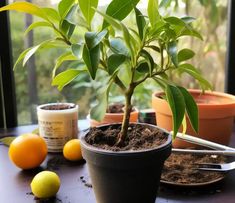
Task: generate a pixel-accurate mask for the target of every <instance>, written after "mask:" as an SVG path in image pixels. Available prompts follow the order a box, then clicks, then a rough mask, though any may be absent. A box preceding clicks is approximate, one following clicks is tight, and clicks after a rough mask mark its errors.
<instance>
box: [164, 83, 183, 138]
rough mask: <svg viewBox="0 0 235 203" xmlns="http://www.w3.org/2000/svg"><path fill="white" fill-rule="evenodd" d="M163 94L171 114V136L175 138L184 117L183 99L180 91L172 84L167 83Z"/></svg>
mask: <svg viewBox="0 0 235 203" xmlns="http://www.w3.org/2000/svg"><path fill="white" fill-rule="evenodd" d="M165 94H166V98H167V101H168V104H169V106H170V108H171V112H172V116H173V138H175V137H176V134H177V132H178V130H179V128H180V126H181V124H182V121H183V118H184V114H185V101H184V97H183V95H182V93H181V91H180V90H179V89H178V88H177V87H175V86H173V85H167V87H166V89H165Z"/></svg>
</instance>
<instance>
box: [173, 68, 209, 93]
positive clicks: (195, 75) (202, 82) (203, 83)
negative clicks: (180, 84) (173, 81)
mask: <svg viewBox="0 0 235 203" xmlns="http://www.w3.org/2000/svg"><path fill="white" fill-rule="evenodd" d="M177 71H180V72H185V73H188V74H189V75H191V76H192V77H193V78H195V79H196V80H197V81H198V82H199V84H200V85H201V87H202V89H203V90H205V89H208V88H209V89H211V90H212V89H213V88H212V86H211V84H210V83H209V82H208V81H207V80H206V79H205V78H203V77H202V75H201V74H200V73H199V72H198V70H197V69H196V68H195V67H194V66H192V65H191V64H182V65H180V66H179V67H178V69H177Z"/></svg>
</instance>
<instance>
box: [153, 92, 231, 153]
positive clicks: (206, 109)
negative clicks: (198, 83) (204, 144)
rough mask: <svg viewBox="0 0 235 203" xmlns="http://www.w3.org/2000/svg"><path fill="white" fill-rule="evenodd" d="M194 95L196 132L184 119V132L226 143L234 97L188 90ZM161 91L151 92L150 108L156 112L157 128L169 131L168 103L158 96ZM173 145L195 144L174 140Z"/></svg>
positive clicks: (169, 113)
mask: <svg viewBox="0 0 235 203" xmlns="http://www.w3.org/2000/svg"><path fill="white" fill-rule="evenodd" d="M188 91H189V92H190V93H191V94H192V96H193V97H194V99H195V101H196V103H197V106H198V110H199V135H196V133H195V132H194V131H193V129H192V127H191V125H190V123H189V121H188V119H187V131H186V133H187V134H190V135H194V136H197V137H200V138H202V139H206V140H210V141H213V142H217V143H220V144H224V145H228V144H229V141H230V136H231V133H232V129H233V124H234V116H235V96H233V95H230V94H225V93H220V92H209V91H207V92H205V94H202V91H201V90H192V89H190V90H188ZM163 94H164V93H163V92H157V93H154V94H153V95H152V107H153V109H155V111H156V122H157V125H158V126H159V127H161V128H164V129H166V130H169V131H171V130H172V113H171V110H170V107H169V105H168V103H167V102H166V101H165V100H164V99H162V98H161V97H159V96H161V95H163ZM173 146H174V147H177V148H187V147H195V145H193V144H190V143H187V142H184V141H181V140H178V139H175V141H174V142H173Z"/></svg>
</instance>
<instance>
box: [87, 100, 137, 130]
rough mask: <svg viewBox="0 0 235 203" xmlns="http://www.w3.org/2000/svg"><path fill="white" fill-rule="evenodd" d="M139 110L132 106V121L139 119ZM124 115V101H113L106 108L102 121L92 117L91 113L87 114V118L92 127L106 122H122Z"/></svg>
mask: <svg viewBox="0 0 235 203" xmlns="http://www.w3.org/2000/svg"><path fill="white" fill-rule="evenodd" d="M138 114H139V112H138V110H137V109H136V108H132V111H131V114H130V122H131V123H136V122H137V121H138ZM123 116H124V104H122V103H113V104H110V105H108V108H107V109H106V112H105V115H104V117H103V119H102V120H101V121H97V120H94V119H91V118H90V114H89V115H88V116H87V119H88V120H89V122H90V126H91V127H96V126H100V125H104V124H110V123H121V122H122V119H123Z"/></svg>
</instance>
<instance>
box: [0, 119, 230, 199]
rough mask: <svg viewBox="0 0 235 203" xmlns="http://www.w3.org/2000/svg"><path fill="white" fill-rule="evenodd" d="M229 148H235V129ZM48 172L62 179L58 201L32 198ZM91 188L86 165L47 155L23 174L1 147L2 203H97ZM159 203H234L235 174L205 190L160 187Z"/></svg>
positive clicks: (82, 125)
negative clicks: (38, 179)
mask: <svg viewBox="0 0 235 203" xmlns="http://www.w3.org/2000/svg"><path fill="white" fill-rule="evenodd" d="M79 127H80V129H81V130H82V129H85V128H87V127H88V124H87V122H86V121H79ZM35 128H37V126H36V125H30V126H22V127H17V128H14V129H8V130H3V129H0V137H4V136H9V135H12V136H17V135H19V134H21V133H25V132H31V131H32V130H34V129H35ZM230 146H232V147H235V128H234V130H233V134H232V137H231V144H230ZM232 159H234V158H231V160H232ZM45 169H47V170H52V171H55V172H56V173H57V174H58V175H59V176H60V179H61V187H60V190H59V192H58V193H57V196H56V197H55V198H53V199H50V200H48V201H41V200H37V199H35V198H34V196H33V195H32V194H31V190H30V182H31V181H32V178H33V177H34V175H36V174H37V173H38V172H39V171H41V170H45ZM89 186H90V180H89V175H88V172H87V165H86V163H85V162H83V161H82V162H79V163H71V162H68V161H66V160H65V159H64V158H63V156H62V154H48V156H47V159H46V160H45V161H44V162H43V164H42V165H41V168H37V169H34V170H30V171H23V170H20V169H19V168H17V167H16V166H14V165H13V164H12V163H11V162H10V160H9V158H8V147H6V146H4V145H0V203H30V202H58V203H62V202H63V203H95V197H94V194H93V190H92V188H91V187H89ZM156 202H159V203H165V202H167V203H177V202H190V203H196V202H198V203H199V202H200V203H204V202H205V203H210V202H211V203H217V202H218V203H223V202H224V203H235V171H232V172H230V173H228V174H227V175H226V177H225V179H224V180H222V181H220V182H218V183H216V184H212V185H206V186H203V187H197V188H191V187H169V186H164V185H161V186H160V188H159V194H158V197H157V199H156ZM110 203H111V202H110ZM130 203H132V202H130ZM133 203H134V202H133ZM143 203H144V202H143Z"/></svg>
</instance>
